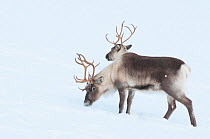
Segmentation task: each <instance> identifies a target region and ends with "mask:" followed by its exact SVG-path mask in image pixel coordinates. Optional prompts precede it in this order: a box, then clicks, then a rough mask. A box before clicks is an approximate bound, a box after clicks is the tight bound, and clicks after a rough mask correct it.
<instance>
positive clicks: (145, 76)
mask: <svg viewBox="0 0 210 139" xmlns="http://www.w3.org/2000/svg"><path fill="white" fill-rule="evenodd" d="M123 23H124V22H123ZM123 23H122V26H121V31H120V33H118V31H117V29H116V33H117V38H118V39H117V41H116V42H111V41H109V40H108V38H107V35H106V39H107V41H108V42H110V43H112V44H114V45H115V46H114V47H113V48H112V49H111V51H110V52H109V53H108V54H107V55H106V58H107V59H108V60H110V61H113V62H112V63H111V64H110V65H109V66H107V67H106V68H105V69H103V70H102V71H101V72H99V73H98V74H96V75H94V73H95V67H96V66H97V65H96V66H95V65H94V64H93V62H92V63H91V62H88V61H87V60H86V59H85V57H84V56H83V55H81V54H78V56H79V57H78V60H79V61H80V62H78V61H77V60H76V59H75V61H76V63H77V64H80V65H82V66H83V67H84V72H85V75H84V79H79V78H77V77H75V81H76V82H77V83H84V82H87V85H86V87H85V88H84V89H81V90H83V91H84V90H86V96H85V100H84V104H85V106H91V105H92V104H93V103H94V102H95V101H96V100H98V99H99V98H100V96H101V95H103V94H106V93H107V92H109V91H114V92H116V91H118V92H119V96H120V102H119V113H122V111H123V107H124V102H125V96H126V95H125V92H126V90H128V91H129V95H128V98H127V110H126V113H128V114H130V107H131V103H132V99H133V96H134V91H135V90H154V91H159V90H162V91H164V92H165V93H166V94H167V101H168V110H167V112H166V114H165V116H164V118H165V119H169V117H170V115H171V114H172V112H173V111H174V110H175V109H176V101H178V102H180V103H182V104H183V105H184V106H185V107H186V108H187V110H188V113H189V117H190V121H191V124H192V125H193V126H197V124H196V119H195V116H194V112H193V106H192V101H191V100H190V99H189V98H188V97H187V96H186V95H185V93H184V82H185V80H186V79H187V77H188V74H189V73H190V68H189V67H188V66H187V65H186V64H185V63H184V62H183V61H182V60H180V59H177V58H172V57H149V56H140V55H137V54H135V53H130V52H127V50H128V49H129V48H130V47H131V45H129V46H125V45H123V43H124V42H125V41H127V40H128V39H129V38H130V37H131V36H132V35H133V33H134V32H135V30H136V27H134V26H133V25H132V26H133V28H134V31H131V29H130V28H129V27H127V26H126V28H128V29H129V31H130V33H131V35H130V36H129V37H128V38H127V39H125V40H124V41H123V40H122V38H123V33H122V28H123V27H124V25H123ZM119 41H120V42H121V43H120V44H117V43H118V42H119ZM89 66H92V68H93V73H92V75H89V77H88V79H87V77H86V72H87V68H88V67H89Z"/></svg>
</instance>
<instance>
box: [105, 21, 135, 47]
mask: <svg viewBox="0 0 210 139" xmlns="http://www.w3.org/2000/svg"><path fill="white" fill-rule="evenodd" d="M124 23H125V21H123V22H122V25H121V29H120V33H118V29H117V26H116V34H117V35H116V37H117V41H116V42H111V41H110V40H109V39H108V38H107V36H108V34H106V36H105V38H106V40H107V41H108V42H109V43H111V44H114V45H117V43H118V42H119V40H120V41H121V44H123V43H124V42H126V41H127V40H129V39H130V38H131V36H132V35H133V34H134V32H135V31H136V28H137V27H134V25H133V24H131V25H132V27H133V29H134V30H133V31H131V29H130V28H129V27H128V26H125V27H126V28H127V29H128V30H129V31H130V33H131V34H130V36H129V37H128V38H127V39H125V40H124V41H123V40H122V38H123V35H124V33H122V31H123V27H124Z"/></svg>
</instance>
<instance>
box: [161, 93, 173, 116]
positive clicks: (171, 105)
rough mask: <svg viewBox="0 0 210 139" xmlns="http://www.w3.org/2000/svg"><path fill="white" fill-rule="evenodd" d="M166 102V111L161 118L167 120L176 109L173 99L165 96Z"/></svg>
mask: <svg viewBox="0 0 210 139" xmlns="http://www.w3.org/2000/svg"><path fill="white" fill-rule="evenodd" d="M167 102H168V110H167V112H166V114H165V116H164V117H163V118H165V119H167V120H168V119H169V117H170V116H171V114H172V113H173V111H174V110H175V109H176V102H175V99H174V98H173V97H171V96H169V95H168V96H167Z"/></svg>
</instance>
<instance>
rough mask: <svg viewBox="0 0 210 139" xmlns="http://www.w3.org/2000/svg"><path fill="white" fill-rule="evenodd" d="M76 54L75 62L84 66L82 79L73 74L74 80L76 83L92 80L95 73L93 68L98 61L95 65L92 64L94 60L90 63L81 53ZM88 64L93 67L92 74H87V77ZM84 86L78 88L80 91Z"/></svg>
mask: <svg viewBox="0 0 210 139" xmlns="http://www.w3.org/2000/svg"><path fill="white" fill-rule="evenodd" d="M77 55H78V58H77V59H78V60H77V59H76V58H75V62H76V63H77V64H79V65H82V66H83V67H84V78H83V79H79V78H78V77H77V76H74V80H75V81H76V83H85V82H92V80H93V77H94V74H95V68H96V67H97V66H98V65H99V64H100V63H98V64H97V65H96V66H95V65H94V64H93V63H94V61H93V62H92V63H91V62H88V61H87V60H86V58H85V57H84V56H83V55H82V54H77ZM89 66H92V67H93V72H92V75H89V76H88V79H87V77H86V75H87V68H88V67H89ZM85 89H86V88H84V89H80V90H82V91H84V90H85Z"/></svg>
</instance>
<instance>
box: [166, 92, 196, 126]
mask: <svg viewBox="0 0 210 139" xmlns="http://www.w3.org/2000/svg"><path fill="white" fill-rule="evenodd" d="M175 90H176V91H174V90H170V89H164V91H165V92H166V93H167V94H168V95H170V96H171V97H173V98H174V99H175V100H177V101H179V102H180V103H182V104H183V105H184V106H185V107H186V108H187V110H188V113H189V116H190V122H191V125H193V126H195V127H196V126H197V123H196V119H195V116H194V112H193V106H192V101H191V100H190V99H189V98H188V97H186V96H185V94H184V92H182V91H180V90H177V89H175ZM166 114H167V113H166ZM166 118H167V117H166Z"/></svg>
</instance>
